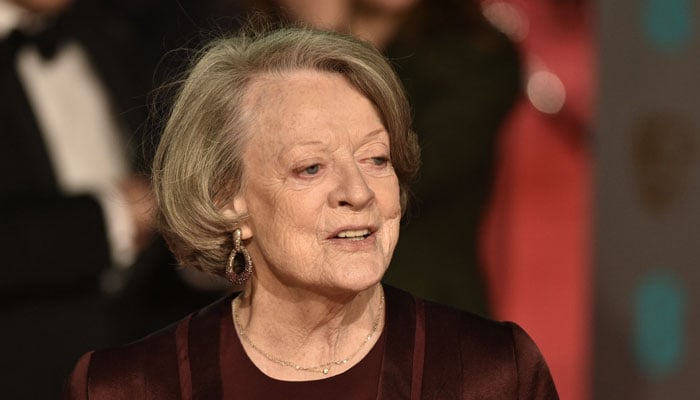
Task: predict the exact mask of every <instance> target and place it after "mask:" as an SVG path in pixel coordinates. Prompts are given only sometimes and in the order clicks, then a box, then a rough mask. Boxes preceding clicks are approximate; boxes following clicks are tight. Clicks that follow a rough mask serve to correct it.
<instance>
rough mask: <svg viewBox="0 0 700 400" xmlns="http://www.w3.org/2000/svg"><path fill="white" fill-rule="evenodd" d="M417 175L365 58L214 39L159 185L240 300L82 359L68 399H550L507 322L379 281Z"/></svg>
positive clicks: (174, 224)
mask: <svg viewBox="0 0 700 400" xmlns="http://www.w3.org/2000/svg"><path fill="white" fill-rule="evenodd" d="M418 163H419V149H418V147H417V144H416V140H415V137H414V134H413V133H412V132H411V130H410V114H409V107H408V104H407V100H406V98H405V96H404V94H403V90H402V88H401V85H400V84H399V82H398V80H397V78H396V76H395V75H394V72H393V71H392V69H391V67H390V66H389V65H388V63H387V62H386V61H385V60H384V59H383V58H382V56H381V55H380V54H379V53H378V52H377V51H376V50H375V49H373V48H372V47H371V46H369V45H367V44H365V43H363V42H360V41H358V40H356V39H353V38H351V37H349V36H344V35H340V34H334V33H328V32H321V31H314V30H309V29H303V28H288V29H282V30H277V31H271V32H266V33H262V34H253V35H243V36H240V37H235V38H230V39H224V40H219V41H217V42H215V43H213V44H212V45H210V46H209V47H208V48H207V49H206V50H205V51H204V52H203V54H202V56H201V57H200V58H199V59H198V60H197V61H196V63H195V65H194V66H193V68H192V70H191V72H190V74H189V76H188V78H187V79H186V80H185V81H184V83H183V84H182V87H181V89H180V92H179V94H178V96H177V99H176V102H175V105H174V107H173V110H172V113H171V116H170V119H169V121H168V123H167V126H166V128H165V131H164V134H163V138H162V140H161V143H160V147H159V149H158V154H157V156H156V161H155V165H154V171H153V172H154V183H155V189H156V193H157V197H158V200H159V204H160V206H161V213H162V215H161V221H162V226H163V231H164V233H165V234H166V236H167V237H168V238H169V243H170V245H171V248H172V250H173V252H174V253H175V254H176V255H177V257H178V258H179V259H180V261H181V262H182V264H183V265H184V266H187V267H194V268H198V269H201V270H204V271H208V272H211V273H213V274H217V275H221V276H225V277H226V278H227V279H229V280H230V281H231V282H232V283H233V284H234V285H236V286H238V287H242V289H243V290H242V291H241V292H240V293H236V294H234V295H232V296H230V297H228V298H225V299H223V300H222V301H220V302H218V303H216V304H214V305H212V306H209V307H208V308H206V309H203V310H201V311H199V312H197V313H195V314H193V315H190V316H188V317H186V318H185V319H184V320H182V321H180V322H178V323H177V324H175V325H173V326H171V327H169V328H166V329H165V330H162V331H160V332H158V333H156V334H153V335H151V336H149V337H147V338H145V339H143V340H141V341H138V342H136V343H132V344H129V345H126V346H123V347H119V348H114V349H108V350H101V351H96V352H91V353H88V354H86V355H85V356H83V357H82V358H81V359H80V360H79V361H78V364H77V366H76V368H75V370H74V372H73V375H72V377H71V379H70V382H69V384H68V386H67V390H66V398H71V399H73V398H75V399H85V398H91V399H116V398H120V399H121V398H124V399H178V398H187V399H191V398H207V399H214V398H217V399H218V398H224V399H272V398H284V399H297V398H298V399H306V400H308V399H326V400H327V399H375V398H376V399H428V398H430V399H433V398H434V399H556V398H557V394H556V391H555V389H554V384H553V383H552V379H551V377H550V374H549V372H548V369H547V366H546V364H545V362H544V360H543V359H542V356H541V355H540V353H539V351H538V350H537V348H536V346H535V344H534V343H533V342H532V341H531V340H530V339H529V337H528V336H527V335H526V334H525V333H524V332H523V331H522V330H521V329H520V328H519V327H517V326H516V325H514V324H512V323H496V322H492V321H488V320H485V319H482V318H479V317H477V316H474V315H471V314H468V313H464V312H460V311H456V310H452V309H448V308H446V307H442V306H439V305H437V304H433V303H430V302H427V301H423V300H421V299H418V298H415V297H413V296H412V295H410V294H408V293H405V292H402V291H400V290H398V289H394V288H391V287H387V286H382V284H381V283H380V281H381V279H382V276H383V275H384V273H385V271H386V269H387V267H388V266H389V263H390V261H391V255H392V252H393V250H394V246H395V245H396V242H397V240H398V237H399V221H400V219H401V215H402V210H403V209H404V208H405V205H406V199H407V190H408V183H409V181H410V180H411V178H412V177H413V176H414V175H415V174H416V172H417V168H418ZM425 234H426V235H434V234H439V232H425ZM425 251H430V249H425ZM434 259H435V263H434V264H433V265H426V266H425V267H426V268H433V269H435V273H439V266H440V254H434ZM396 268H401V266H400V265H398V266H396Z"/></svg>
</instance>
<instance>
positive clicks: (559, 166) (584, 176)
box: [480, 0, 596, 400]
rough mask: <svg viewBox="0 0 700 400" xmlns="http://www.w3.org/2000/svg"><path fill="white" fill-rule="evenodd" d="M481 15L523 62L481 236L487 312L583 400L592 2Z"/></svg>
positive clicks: (505, 8) (515, 0)
mask: <svg viewBox="0 0 700 400" xmlns="http://www.w3.org/2000/svg"><path fill="white" fill-rule="evenodd" d="M482 8H483V11H484V15H485V16H486V18H487V19H488V20H489V21H491V23H493V24H494V25H495V26H496V27H497V28H499V29H501V30H502V31H503V32H504V33H506V34H507V35H508V36H510V37H511V39H512V40H513V41H514V42H515V43H516V45H517V46H518V48H519V50H520V53H521V57H522V65H523V66H524V68H523V69H524V70H523V84H524V88H523V95H522V98H521V99H520V100H519V101H518V103H516V105H515V107H514V108H513V110H512V112H511V114H510V115H509V117H508V118H507V120H506V121H505V122H504V125H503V127H502V131H501V136H500V138H499V148H498V155H497V163H498V165H497V172H496V178H495V185H494V192H493V194H492V198H491V204H490V205H489V207H488V209H487V212H486V214H485V216H484V220H483V225H482V231H481V237H480V240H481V243H480V250H481V256H482V262H483V265H484V268H485V271H484V275H485V277H486V282H487V286H488V290H489V298H490V303H491V307H492V312H493V316H494V317H495V318H497V319H508V320H513V321H515V322H517V323H519V324H520V325H522V326H523V327H524V328H525V329H526V330H527V331H528V332H529V333H530V334H531V336H532V337H533V338H534V339H535V341H536V342H537V343H538V345H539V346H540V349H541V350H542V352H543V354H544V356H545V357H546V359H547V361H548V363H549V366H550V368H551V370H552V375H553V377H554V380H555V383H556V385H557V389H558V390H559V395H560V397H561V398H562V399H567V400H587V399H590V396H591V388H590V384H591V379H590V366H591V351H592V345H591V322H592V315H591V309H592V288H593V283H592V278H593V277H592V246H591V231H592V230H591V228H592V227H591V225H592V217H593V210H592V198H593V186H592V182H591V176H592V166H593V160H592V155H591V147H590V145H589V142H590V129H591V126H592V121H593V96H594V90H595V82H596V70H595V54H594V47H593V46H594V43H593V40H594V39H593V29H592V15H591V9H590V4H589V3H588V2H586V1H584V0H530V1H525V0H498V1H484V2H482Z"/></svg>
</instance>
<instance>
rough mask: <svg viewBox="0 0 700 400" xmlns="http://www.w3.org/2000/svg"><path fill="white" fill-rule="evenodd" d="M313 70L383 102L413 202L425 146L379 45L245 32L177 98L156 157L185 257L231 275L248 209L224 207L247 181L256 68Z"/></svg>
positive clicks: (160, 188) (166, 221) (172, 236)
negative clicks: (225, 210)
mask: <svg viewBox="0 0 700 400" xmlns="http://www.w3.org/2000/svg"><path fill="white" fill-rule="evenodd" d="M299 69H311V70H317V71H322V72H332V73H338V74H341V75H343V76H344V77H345V78H347V79H348V80H349V81H350V82H351V83H352V85H354V86H355V87H356V88H357V89H358V90H359V91H360V92H361V93H363V94H364V95H365V96H366V97H367V98H368V99H369V100H370V101H372V103H373V104H374V105H375V107H376V108H377V110H378V112H379V114H380V117H381V118H382V122H383V123H384V126H385V128H386V129H387V131H388V132H389V139H390V145H391V147H390V152H391V154H390V157H391V161H392V165H393V167H394V170H395V171H396V174H397V176H398V180H399V185H400V188H401V207H402V209H405V208H406V202H407V190H408V184H409V183H410V181H411V180H412V178H413V177H414V176H415V174H416V173H417V171H418V166H419V163H420V150H419V147H418V142H417V139H416V136H415V134H414V133H413V132H412V131H411V128H410V125H411V116H410V109H409V105H408V101H407V99H406V96H405V93H404V90H403V87H402V85H401V83H400V81H399V80H398V78H397V76H396V74H395V73H394V71H393V70H392V68H391V66H390V65H389V64H388V62H387V61H386V60H385V59H384V57H383V56H382V55H381V54H380V53H379V52H378V51H377V50H376V49H374V48H373V47H372V46H371V45H369V44H367V43H365V42H362V41H360V40H358V39H356V38H353V37H351V36H348V35H344V34H339V33H333V32H324V31H318V30H313V29H309V28H296V27H294V28H283V29H278V30H269V31H266V32H262V33H242V34H240V35H238V36H234V37H230V38H224V39H218V40H215V41H213V42H212V43H210V44H209V45H208V46H207V47H206V48H205V49H203V51H202V52H201V53H200V55H199V56H198V58H197V59H196V60H195V61H194V62H193V64H192V67H191V69H190V71H189V74H188V76H187V78H186V79H185V80H184V81H183V82H182V84H181V86H180V88H179V91H178V93H177V95H176V97H175V102H174V104H173V107H172V110H171V112H170V116H169V118H168V120H167V123H166V125H165V128H164V131H163V135H162V138H161V140H160V144H159V146H158V150H157V152H156V155H155V160H154V163H153V187H154V190H155V194H156V198H157V200H158V205H159V222H160V225H161V229H162V233H163V235H164V237H165V238H166V240H167V241H168V244H169V246H170V248H171V250H172V251H173V253H174V254H175V256H176V257H177V258H178V260H179V262H180V263H181V264H182V265H185V266H190V267H195V268H198V269H200V270H203V271H207V272H211V273H214V274H217V275H224V269H225V265H226V261H227V257H228V255H229V253H230V251H231V249H232V247H233V243H232V235H231V233H232V231H233V230H234V229H235V228H236V226H237V224H239V223H240V222H241V221H242V220H243V219H244V218H245V217H246V216H245V215H238V216H235V217H233V218H231V217H230V216H228V217H227V216H224V215H223V214H222V212H221V210H222V207H223V206H224V205H225V204H229V203H230V202H231V201H232V199H233V196H234V195H235V194H236V193H238V192H239V190H240V189H241V186H242V184H243V183H242V182H241V180H242V175H243V165H242V161H241V160H242V154H243V150H244V146H245V142H246V137H247V135H249V134H254V132H247V130H246V127H247V126H248V125H249V124H248V123H247V121H249V120H250V118H251V116H250V115H246V114H249V113H248V112H246V107H245V104H244V97H245V96H244V95H245V93H246V90H247V88H248V87H249V86H250V85H251V83H252V82H253V81H254V80H255V79H256V76H260V75H262V74H269V73H284V72H289V71H294V70H299Z"/></svg>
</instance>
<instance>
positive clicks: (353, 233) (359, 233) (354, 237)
mask: <svg viewBox="0 0 700 400" xmlns="http://www.w3.org/2000/svg"><path fill="white" fill-rule="evenodd" d="M373 233H374V231H373V230H371V229H369V228H364V229H346V230H342V231H339V232H338V233H337V234H336V235H335V236H333V239H343V240H350V241H359V240H365V239H367V238H368V237H370V235H372V234H373Z"/></svg>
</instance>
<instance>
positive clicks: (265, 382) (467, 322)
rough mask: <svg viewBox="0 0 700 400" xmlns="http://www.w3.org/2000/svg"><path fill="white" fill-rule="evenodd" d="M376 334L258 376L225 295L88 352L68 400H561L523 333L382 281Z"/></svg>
mask: <svg viewBox="0 0 700 400" xmlns="http://www.w3.org/2000/svg"><path fill="white" fill-rule="evenodd" d="M384 291H385V298H386V314H387V316H386V323H385V327H384V331H383V333H382V335H381V337H380V340H379V341H378V342H377V344H375V346H374V348H373V349H372V350H371V351H370V353H369V354H368V355H367V356H366V357H365V358H364V359H363V360H362V361H361V362H360V363H358V364H357V365H355V366H354V367H353V368H351V369H350V370H348V371H346V372H345V373H343V374H340V375H337V376H334V377H330V378H327V379H324V380H318V381H311V382H283V381H278V380H274V379H271V378H269V377H267V376H265V375H263V374H262V373H261V372H260V371H258V370H257V368H255V366H254V365H253V364H252V362H251V361H250V359H248V357H247V355H246V354H245V352H244V351H243V348H242V346H241V344H240V342H239V341H238V338H237V336H236V335H235V332H234V331H233V322H232V321H231V297H227V298H225V299H223V300H221V301H219V302H217V303H215V304H213V305H211V306H209V307H207V308H205V309H203V310H201V311H199V312H197V313H195V314H192V315H190V316H188V317H186V318H185V319H183V320H182V321H180V322H178V323H176V324H175V325H173V326H171V327H169V328H166V329H164V330H162V331H160V332H157V333H155V334H153V335H151V336H149V337H146V338H144V339H142V340H140V341H138V342H135V343H132V344H129V345H126V346H123V347H118V348H113V349H107V350H100V351H95V352H90V353H87V354H86V355H84V356H83V357H82V358H81V359H80V360H79V361H78V364H77V365H76V367H75V370H74V371H73V374H72V375H71V378H70V381H69V382H68V384H67V386H66V391H65V395H64V398H65V399H110V400H111V399H129V400H133V399H250V398H263V399H267V398H283V399H289V398H292V396H293V395H296V394H301V393H304V394H305V396H304V397H303V398H305V399H313V398H322V399H331V398H332V399H338V398H343V396H344V395H345V394H348V397H346V398H353V399H381V400H385V399H413V400H418V399H436V400H437V399H440V400H446V399H475V400H476V399H479V400H484V399H494V400H495V399H499V400H500V399H519V400H524V399H545V400H550V399H558V396H557V393H556V390H555V388H554V383H553V382H552V378H551V376H550V373H549V370H548V368H547V365H546V364H545V362H544V359H543V358H542V355H541V354H540V352H539V350H538V349H537V346H536V345H535V344H534V343H533V342H532V340H531V339H530V338H529V337H528V336H527V334H526V333H525V332H524V331H523V330H522V329H520V328H519V327H518V326H517V325H515V324H512V323H499V322H493V321H489V320H487V319H483V318H480V317H478V316H475V315H473V314H470V313H466V312H463V311H458V310H454V309H450V308H447V307H444V306H441V305H437V304H434V303H431V302H427V301H424V300H421V299H418V298H415V297H413V296H412V295H410V294H408V293H406V292H403V291H400V290H398V289H394V288H391V287H388V286H385V288H384Z"/></svg>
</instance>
